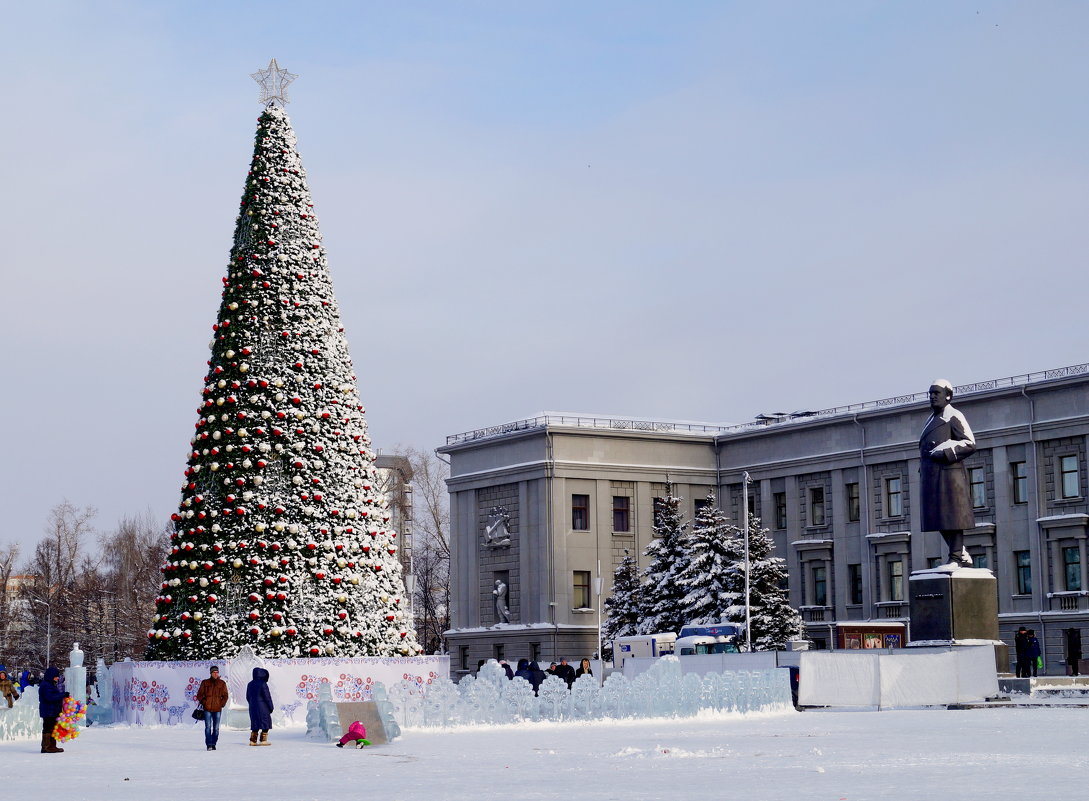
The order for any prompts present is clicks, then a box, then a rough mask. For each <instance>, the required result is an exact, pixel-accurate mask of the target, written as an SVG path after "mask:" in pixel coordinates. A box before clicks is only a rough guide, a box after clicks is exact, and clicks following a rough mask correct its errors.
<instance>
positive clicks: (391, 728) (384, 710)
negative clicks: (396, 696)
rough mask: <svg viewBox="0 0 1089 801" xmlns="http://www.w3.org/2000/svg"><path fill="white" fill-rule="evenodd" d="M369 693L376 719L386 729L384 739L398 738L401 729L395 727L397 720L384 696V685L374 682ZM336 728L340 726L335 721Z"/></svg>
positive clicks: (385, 695)
mask: <svg viewBox="0 0 1089 801" xmlns="http://www.w3.org/2000/svg"><path fill="white" fill-rule="evenodd" d="M371 692H372V694H373V697H374V703H375V706H377V707H378V717H379V718H380V719H381V720H382V725H383V726H384V727H385V728H386V739H387V740H392V739H394V738H395V737H400V736H401V727H400V726H398V725H397V718H396V717H395V716H394V714H393V704H392V703H391V702H390V700H389V696H388V695H387V694H386V685H384V684H383V683H382V682H380V681H376V682H375V683H374V689H373V690H372V691H371ZM337 726H338V727H339V726H340V721H339V720H338V721H337ZM337 734H338V735H339V732H337ZM330 739H332V738H330Z"/></svg>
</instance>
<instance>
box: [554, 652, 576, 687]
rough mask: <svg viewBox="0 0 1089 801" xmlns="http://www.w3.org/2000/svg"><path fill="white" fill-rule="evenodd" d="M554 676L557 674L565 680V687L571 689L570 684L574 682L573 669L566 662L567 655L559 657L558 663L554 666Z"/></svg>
mask: <svg viewBox="0 0 1089 801" xmlns="http://www.w3.org/2000/svg"><path fill="white" fill-rule="evenodd" d="M555 675H556V676H559V677H560V678H561V679H563V680H564V681H565V682H567V689H569V690H570V689H571V685H572V684H574V683H575V669H574V668H573V667H571V666H570V665H569V664H567V657H566V656H561V657H560V664H558V665H557V666H556V672H555Z"/></svg>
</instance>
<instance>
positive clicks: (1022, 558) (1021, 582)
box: [1013, 551, 1032, 595]
mask: <svg viewBox="0 0 1089 801" xmlns="http://www.w3.org/2000/svg"><path fill="white" fill-rule="evenodd" d="M1013 558H1014V564H1016V565H1017V594H1018V595H1031V594H1032V559H1031V556H1030V554H1029V552H1028V551H1014V552H1013Z"/></svg>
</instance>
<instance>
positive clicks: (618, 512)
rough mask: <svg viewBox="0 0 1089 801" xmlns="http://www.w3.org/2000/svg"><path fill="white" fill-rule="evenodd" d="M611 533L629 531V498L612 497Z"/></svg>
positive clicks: (625, 496)
mask: <svg viewBox="0 0 1089 801" xmlns="http://www.w3.org/2000/svg"><path fill="white" fill-rule="evenodd" d="M613 531H631V498H629V497H628V496H627V495H614V496H613Z"/></svg>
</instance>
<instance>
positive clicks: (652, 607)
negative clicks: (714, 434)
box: [639, 484, 688, 634]
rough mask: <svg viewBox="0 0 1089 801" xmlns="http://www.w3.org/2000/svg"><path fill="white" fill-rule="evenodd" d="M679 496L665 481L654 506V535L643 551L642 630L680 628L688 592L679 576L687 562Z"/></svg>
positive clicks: (682, 622) (653, 631) (678, 629)
mask: <svg viewBox="0 0 1089 801" xmlns="http://www.w3.org/2000/svg"><path fill="white" fill-rule="evenodd" d="M681 500H683V499H682V498H677V497H675V496H674V495H673V485H672V484H666V497H665V498H662V499H661V501H659V502H658V503H657V504H656V508H655V510H654V535H655V536H654V539H653V540H652V541H651V543H650V545H648V546H647V549H646V551H644V552H643V553H644V556H647V557H649V559H650V564H648V565H647V569H646V572H645V573H644V574H643V576H644V581H643V592H642V595H643V598H642V610H643V614H642V618H643V619H642V620H641V621H640V623H639V632H640V633H641V634H656V633H658V632H665V631H680V628H681V626H683V625H684V624H685V623H686V622H687V621H685V619H684V598H685V596H686V595H687V592H686V591H685V588H684V586H683V585H682V584H681V583H680V581H679V577H680V575H681V573H682V572H683V571H684V568H685V565H686V563H687V558H686V550H685V549H686V548H687V544H686V539H687V534H688V523H687V522H686V521H685V520H684V519H683V517H682V515H681V508H680V507H681Z"/></svg>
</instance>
